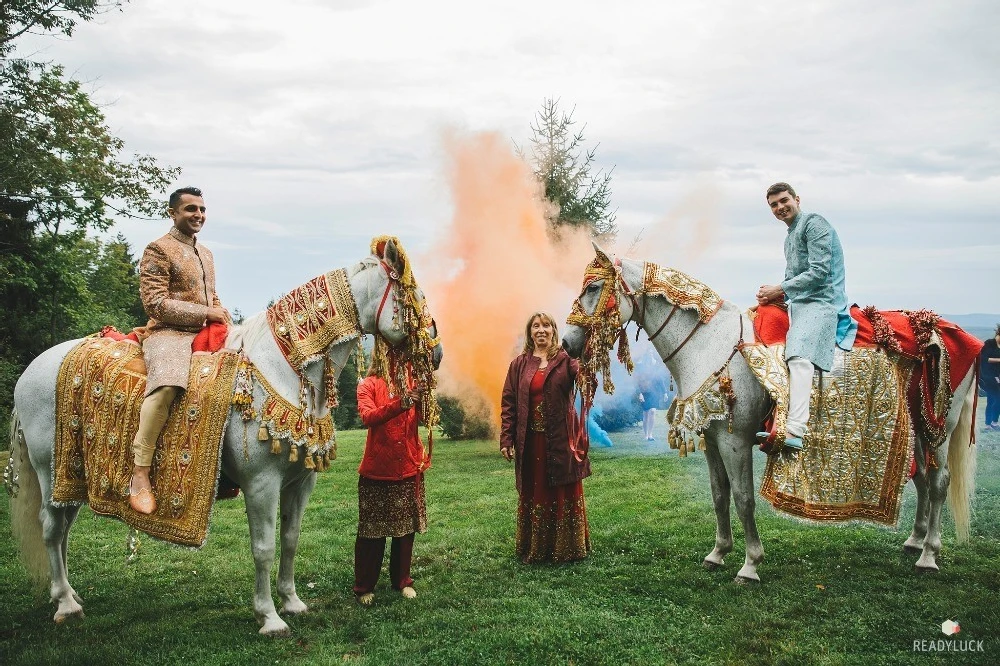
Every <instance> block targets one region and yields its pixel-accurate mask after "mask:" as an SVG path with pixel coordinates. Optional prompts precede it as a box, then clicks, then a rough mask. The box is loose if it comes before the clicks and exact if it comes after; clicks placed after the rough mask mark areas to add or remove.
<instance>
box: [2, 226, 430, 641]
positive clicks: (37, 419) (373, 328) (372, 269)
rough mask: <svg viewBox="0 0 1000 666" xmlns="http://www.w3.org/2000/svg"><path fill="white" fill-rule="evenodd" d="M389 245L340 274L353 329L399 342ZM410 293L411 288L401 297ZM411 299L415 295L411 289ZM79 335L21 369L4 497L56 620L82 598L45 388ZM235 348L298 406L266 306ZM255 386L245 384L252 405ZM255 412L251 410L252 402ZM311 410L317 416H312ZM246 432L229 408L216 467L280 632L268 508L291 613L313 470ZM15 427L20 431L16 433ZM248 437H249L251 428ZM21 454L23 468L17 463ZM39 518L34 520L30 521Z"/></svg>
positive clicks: (231, 341)
mask: <svg viewBox="0 0 1000 666" xmlns="http://www.w3.org/2000/svg"><path fill="white" fill-rule="evenodd" d="M404 261H405V255H403V256H401V255H400V252H399V251H397V247H396V245H395V244H394V243H393V242H392V241H391V240H390V241H388V242H387V243H386V246H385V251H384V255H383V256H382V257H376V256H371V257H368V258H366V259H364V260H362V261H361V262H359V263H358V264H356V265H355V266H353V267H352V268H349V269H347V271H346V272H347V278H348V283H349V285H350V291H351V294H352V295H353V298H354V302H355V303H356V305H357V313H358V324H359V328H360V330H359V331H358V333H359V334H362V333H364V334H376V335H380V336H382V337H383V338H384V339H385V340H386V342H387V343H388V344H389V345H390V346H392V347H398V346H400V345H402V344H403V342H404V341H405V340H406V338H407V336H408V335H413V334H415V332H413V331H407V330H405V327H401V326H399V325H398V323H394V316H393V311H394V309H396V307H397V305H399V307H403V305H400V301H402V299H403V296H402V294H401V293H400V292H401V290H400V289H399V288H398V286H399V285H398V276H401V275H403V274H404V266H403V262H404ZM411 297H412V296H411ZM415 297H416V298H417V299H419V300H420V301H422V299H423V294H422V292H420V291H419V289H416V294H415ZM426 332H427V333H428V334H429V338H430V339H431V340H434V339H436V337H437V332H436V329H435V328H434V325H433V323H431V325H430V330H428V331H426ZM77 343H79V340H70V341H67V342H64V343H62V344H59V345H56V346H55V347H52V348H50V349H48V350H46V351H45V352H43V353H42V354H41V355H39V356H38V358H36V359H35V360H34V361H32V363H31V364H30V365H29V366H28V367H27V369H25V371H24V373H23V374H22V375H21V378H20V379H19V380H18V382H17V386H16V388H15V390H14V406H15V412H14V413H15V418H14V419H13V420H14V423H13V424H12V442H11V451H12V456H13V457H14V458H15V459H19V460H20V464H19V469H15V470H14V472H15V473H18V472H19V476H20V492H19V493H18V494H17V496H16V497H15V498H14V499H13V500H12V510H11V521H12V523H14V529H15V534H17V535H18V536H19V541H20V544H19V545H20V548H21V552H22V554H23V555H24V556H25V557H24V559H25V561H26V562H27V563H28V565H29V567H31V566H32V565H36V566H35V567H33V571H32V573H33V574H34V576H35V577H36V578H41V579H44V578H45V577H49V579H50V581H51V583H50V594H51V598H52V601H54V602H56V603H57V604H58V609H57V610H56V614H55V618H54V619H55V621H56V622H63V621H64V620H66V619H67V618H70V617H74V616H76V617H82V616H83V607H82V605H81V603H82V600H81V598H80V596H79V595H78V594H77V593H76V591H75V590H74V589H73V587H72V586H71V585H70V583H69V580H68V578H67V555H66V550H67V539H68V535H69V530H70V527H71V526H72V524H73V520H74V519H75V518H76V516H77V513H78V512H79V510H80V507H79V506H53V505H52V504H51V502H50V498H51V495H52V481H53V480H52V458H53V447H54V443H55V437H56V422H55V413H56V404H55V395H56V392H55V386H56V377H57V375H58V373H59V367H60V365H61V363H62V361H63V358H64V357H65V356H66V354H67V353H68V352H69V351H70V350H71V349H73V348H74V347H75V346H76V345H77ZM233 345H236V346H242V353H243V354H244V355H245V356H246V357H247V358H248V359H249V360H250V361H251V362H252V363H253V365H254V368H255V370H254V371H255V372H256V373H257V374H259V375H261V376H263V377H264V378H265V379H266V380H267V381H268V382H269V383H270V384H271V386H272V387H273V388H274V389H275V390H276V391H277V392H278V394H279V395H281V396H282V397H283V398H285V399H286V400H287V401H289V402H291V403H292V404H299V391H300V387H301V384H300V376H299V374H298V373H297V372H296V371H295V370H293V368H292V366H291V365H290V364H289V362H288V361H286V359H285V357H284V356H283V355H282V352H281V350H280V349H279V347H278V345H277V343H276V342H275V340H274V336H273V335H272V334H271V331H270V327H269V325H268V322H267V317H266V312H262V313H259V314H257V315H255V316H253V317H250V318H249V319H247V320H246V322H245V323H244V324H243V325H242V326H238V327H234V328H233V330H232V331H231V332H230V335H229V338H228V339H227V341H226V346H227V347H231V346H233ZM356 345H357V340H356V339H354V338H351V339H348V340H345V341H343V342H340V343H336V342H335V343H333V344H331V345H330V346H328V347H327V348H326V349H325V350H324V353H323V355H325V356H327V357H328V358H329V360H330V361H331V362H332V367H333V368H334V372H335V374H336V375H339V374H340V371H341V370H342V369H343V367H344V364H345V363H346V362H347V360H348V357H349V356H350V353H351V352H352V351H353V350H354V348H355V347H356ZM441 353H442V352H441V346H440V345H437V346H435V347H434V348H433V352H432V354H433V359H432V361H433V365H434V367H437V364H439V363H440V359H441ZM319 360H321V359H317V362H312V363H309V364H308V365H307V366H306V367H305V368H304V370H303V371H302V375H303V376H304V377H305V379H306V380H307V381H308V382H309V383H310V384H311V385H312V386H314V387H318V389H319V391H320V395H319V396H318V400H317V401H316V404H319V405H323V404H325V399H326V394H325V391H324V389H323V387H324V381H323V380H324V377H323V373H324V366H325V363H324V362H318V361H319ZM257 396H259V393H258V391H257V389H255V400H254V403H255V405H257V400H258V397H257ZM258 411H259V410H258ZM320 416H321V414H320ZM246 426H249V430H250V432H251V433H256V432H257V429H258V428H259V427H260V421H259V419H258V420H256V421H250V422H249V423H247V424H244V422H243V420H242V419H241V418H240V414H239V413H238V411H237V407H232V408H231V414H230V419H229V421H228V422H227V424H226V431H225V435H224V440H223V451H222V470H223V472H225V474H226V475H227V476H228V477H229V478H230V479H232V480H233V481H235V482H236V483H237V484H238V485H239V486H240V488H242V489H243V492H244V496H245V502H246V511H247V518H248V520H249V522H250V546H251V551H252V552H253V559H254V564H255V568H256V590H255V593H254V602H253V606H254V614H255V616H256V618H257V621H258V623H259V624H260V625H261V629H260V633H262V634H266V635H272V636H274V635H287V634H288V633H290V630H289V627H288V625H287V624H286V623H285V621H284V620H283V619H281V617H279V615H278V611H277V610H276V609H275V605H274V599H273V598H272V597H271V566H272V564H273V562H274V555H275V538H274V535H275V526H276V515H277V512H278V509H279V507H280V510H281V557H280V561H279V564H278V579H277V583H278V585H277V587H278V596H279V597H280V598H281V612H282V613H283V614H289V615H295V614H298V613H303V612H305V611H306V610H307V608H306V605H305V604H304V603H303V602H302V600H301V599H300V598H299V596H298V594H296V591H295V575H294V558H295V550H296V547H297V545H298V540H299V529H300V526H301V523H302V515H303V512H304V511H305V508H306V503H307V502H308V501H309V495H310V494H311V493H312V490H313V487H314V486H315V485H316V472H314V471H313V470H310V469H306V467H305V466H304V465H303V462H302V461H296V462H289V456H288V455H275V454H272V453H271V452H270V448H269V447H268V446H265V445H261V446H251V447H249V449H248V453H249V455H245V453H246V452H245V450H244V447H245V443H244V442H245V439H244V438H245V428H246ZM18 429H19V430H20V432H18ZM251 439H254V440H255V439H256V438H254V437H253V436H252V435H251ZM25 454H26V456H27V459H28V461H30V466H28V465H25V464H24V460H25ZM39 519H40V521H41V525H40V526H39V525H38V521H39Z"/></svg>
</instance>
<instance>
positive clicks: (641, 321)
mask: <svg viewBox="0 0 1000 666" xmlns="http://www.w3.org/2000/svg"><path fill="white" fill-rule="evenodd" d="M614 273H615V278H614V280H612V281H611V282H610V284H611V285H612V286H611V288H612V289H614V290H615V291H617V289H616V288H615V286H614V285H615V283H616V282H617V283H620V284H621V289H622V293H624V295H625V296H627V297H628V299H629V300H630V301H631V302H632V311H633V313H636V312H637V313H638V314H639V318H638V320H637V321H636V331H635V339H636V341H638V340H639V329H640V328H641V329H642V330H647V329H646V298H648V297H649V295H648V294H647V293H646V292H645V290H641V291H634V290H633V289H632V288H631V287H630V286H629V284H628V282H626V281H625V277H624V275H622V261H621V259H615V261H614ZM587 286H589V283H588V284H587V285H584V290H586V288H587ZM606 288H608V283H607V282H606V283H605V285H604V287H603V289H606ZM613 295H614V292H612V294H609V297H608V298H607V299H601V298H600V297H598V305H600V302H601V301H602V300H605V303H606V304H605V310H607V309H608V308H609V307H613V306H614V305H616V303H615V301H613V300H612V298H613ZM640 295H641V296H643V300H642V306H641V307H640V306H639V300H638V297H639V296H640ZM582 296H583V292H581V293H580V297H582ZM580 297H577V302H578V303H579V304H580V306H581V307H580V309H581V310H582V309H583V308H582V305H583V304H582V303H580ZM668 302H669V301H668ZM671 305H672V306H673V307H672V308H671V310H670V313H669V314H668V315H667V317H666V319H664V320H663V323H662V324H660V327H659V328H657V329H656V331H655V332H654V333H653V334H652V335H650V336H649V338H648V339H649V341H650V342H652V341H653V339H654V338H656V336H658V335H659V334H660V333H662V332H663V329H664V328H666V327H667V324H668V323H670V320H671V318H673V316H674V313H675V312H677V310H679V309H680V307H679V306H678V305H677V304H676V303H671ZM591 316H592V317H597V316H603V313H600V314H599V313H598V312H597V310H596V309H595V311H594V314H593V315H591ZM629 321H631V319H629V320H626V321H625V323H623V324H622V325H621V330H622V331H624V330H625V328H626V327H627V326H628V322H629ZM703 324H704V322H703V321H702V320H701V317H699V318H698V320H697V322H695V325H694V328H692V329H691V332H690V333H688V334H687V337H685V338H684V340H682V341H681V343H680V344H679V345H677V347H676V348H675V349H674V350H673V351H672V352H670V353H669V354H667V356H666V357H663V358H661V360H662V361H663V362H664V363H667V362H669V361H670V360H671V359H672V358H673V357H674V356H676V355H677V353H678V352H679V351H680V350H681V349H683V348H684V345H686V344H687V343H688V342H689V341H690V340H691V338H693V337H694V334H695V333H697V332H698V330H699V329H700V328H701V327H702V325H703ZM742 346H743V315H742V314H741V315H740V337H739V339H738V340H737V341H736V344H734V345H733V350H732V351H731V352H730V353H729V357H728V358H727V359H726V360H725V362H724V363H723V364H722V367H721V368H720V369H719V370H718V371H717V372H714V373H712V375H711V376H714V377H718V376H720V375H721V374H722V372H724V371H725V369H726V367H727V366H728V365H729V362H730V361H732V360H733V357H734V356H736V354H737V353H738V352H739V351H740V348H741V347H742Z"/></svg>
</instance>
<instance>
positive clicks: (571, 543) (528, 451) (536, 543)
mask: <svg viewBox="0 0 1000 666" xmlns="http://www.w3.org/2000/svg"><path fill="white" fill-rule="evenodd" d="M551 369H552V366H551V365H550V366H549V367H547V368H545V369H539V370H537V371H536V372H535V374H534V376H533V377H532V378H531V384H530V385H529V389H528V397H529V401H528V405H529V409H530V416H529V419H528V421H529V423H528V437H527V438H526V442H525V446H524V450H523V453H522V454H521V455H522V456H523V457H522V460H521V461H520V463H521V464H520V465H519V470H518V473H519V475H520V484H519V485H520V501H519V502H518V508H517V535H516V539H515V550H516V551H517V555H518V557H519V558H521V561H522V562H526V563H527V562H544V561H551V562H568V561H572V560H579V559H583V558H584V557H586V556H587V553H588V552H589V551H590V530H589V527H588V525H587V512H586V508H585V506H584V501H583V482H582V481H580V480H577V481H573V482H570V483H567V484H562V485H550V483H549V481H550V475H549V474H548V473H547V469H546V467H547V460H548V457H549V456H548V448H549V444H548V441H547V439H546V435H545V419H546V409H545V391H544V386H545V379H546V374H547V372H548V371H549V370H551ZM588 471H589V470H588Z"/></svg>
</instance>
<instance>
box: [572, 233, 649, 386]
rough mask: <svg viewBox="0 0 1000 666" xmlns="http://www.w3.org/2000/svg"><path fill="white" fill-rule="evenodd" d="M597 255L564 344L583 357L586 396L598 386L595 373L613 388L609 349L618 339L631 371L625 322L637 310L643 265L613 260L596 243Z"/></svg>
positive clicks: (620, 352) (575, 305) (575, 303)
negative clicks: (600, 375) (599, 374)
mask: <svg viewBox="0 0 1000 666" xmlns="http://www.w3.org/2000/svg"><path fill="white" fill-rule="evenodd" d="M593 245H594V252H595V254H596V256H595V257H594V260H593V261H591V262H590V263H589V264H588V265H587V268H586V270H585V271H584V275H583V288H582V290H581V292H580V295H579V296H577V298H576V300H575V301H573V306H572V309H571V311H570V315H569V317H568V318H567V319H566V323H567V327H566V330H565V332H564V334H563V340H562V345H563V348H564V349H565V350H566V351H567V352H568V353H569V355H570V356H572V357H574V358H579V359H580V360H581V377H582V388H583V389H584V398H585V399H586V397H587V393H588V392H590V394H591V396H592V395H593V393H592V391H593V390H594V389H595V388H596V374H597V373H598V372H600V373H601V374H602V375H603V384H604V390H605V392H607V393H612V392H613V391H614V384H613V383H612V382H611V375H610V360H609V358H608V357H609V351H610V349H611V347H613V346H614V344H615V342H616V341H617V342H618V359H619V360H620V361H621V362H622V363H624V364H625V366H626V367H627V368H628V370H629V372H631V371H632V360H631V358H630V356H629V349H628V341H627V338H626V337H625V329H624V325H625V324H627V323H628V322H629V321H631V320H632V318H633V316H634V315H635V313H636V310H637V304H638V301H637V300H636V299H637V288H636V287H637V285H638V286H641V284H642V265H641V264H637V262H634V261H630V260H624V261H622V260H618V261H612V260H611V258H610V257H609V256H608V255H607V253H605V252H604V250H602V249H601V247H600V246H599V245H597V243H594V244H593Z"/></svg>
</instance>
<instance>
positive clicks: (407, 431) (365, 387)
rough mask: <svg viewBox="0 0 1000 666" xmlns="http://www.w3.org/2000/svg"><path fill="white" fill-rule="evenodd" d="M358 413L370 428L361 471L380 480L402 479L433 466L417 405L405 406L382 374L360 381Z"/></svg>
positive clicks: (359, 469)
mask: <svg viewBox="0 0 1000 666" xmlns="http://www.w3.org/2000/svg"><path fill="white" fill-rule="evenodd" d="M358 414H359V415H360V416H361V421H362V422H363V423H364V424H365V427H367V428H368V438H367V439H366V440H365V453H364V455H363V456H362V458H361V466H360V467H358V473H359V474H360V475H361V476H363V477H365V478H368V479H375V480H377V481H402V480H403V479H409V478H411V477H414V476H416V475H417V474H419V473H420V472H421V471H423V470H424V469H426V468H427V467H429V464H428V463H427V462H426V461H425V455H424V445H423V442H421V441H420V434H419V432H417V425H418V423H419V421H420V418H419V415H418V414H417V408H416V406H412V407H403V405H402V400H401V398H400V397H398V396H392V395H389V387H388V386H387V385H386V383H385V381H384V380H382V379H381V378H380V377H374V376H373V377H365V379H364V381H362V382H361V383H360V384H358Z"/></svg>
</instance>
